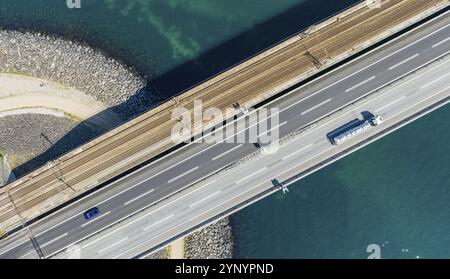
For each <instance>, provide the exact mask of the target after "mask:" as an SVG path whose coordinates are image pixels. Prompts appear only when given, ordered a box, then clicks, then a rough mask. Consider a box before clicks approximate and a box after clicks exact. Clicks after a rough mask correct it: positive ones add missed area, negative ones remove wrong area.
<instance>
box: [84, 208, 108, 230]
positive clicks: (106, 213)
mask: <svg viewBox="0 0 450 279" xmlns="http://www.w3.org/2000/svg"><path fill="white" fill-rule="evenodd" d="M109 213H111V211H108V212H105V213H103V214H101V213H100V216H98V217H96V218H94V219H92V220H90V221H89V222H86V223H84V224H82V225H81V227H85V226H87V225H89V224H91V223H94V222H95V221H97V220H99V219H101V218H103V217H105V216H106V215H108V214H109Z"/></svg>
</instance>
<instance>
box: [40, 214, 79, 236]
mask: <svg viewBox="0 0 450 279" xmlns="http://www.w3.org/2000/svg"><path fill="white" fill-rule="evenodd" d="M81 214H82V213H79V214H77V215H73V216H72V217H70V218H68V219H64V221H62V222H60V223H58V224H56V225H54V226H52V227H49V228H47V229H45V230H43V231H42V232H40V233H38V234H36V235H35V237H38V236H40V235H42V234H44V233H46V232H48V231H49V230H51V229H54V228H55V227H57V226H59V225H62V224H64V223H65V222H67V221H70V220H72V219H73V218H75V217H79V216H80V215H81Z"/></svg>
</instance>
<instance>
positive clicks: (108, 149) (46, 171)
mask: <svg viewBox="0 0 450 279" xmlns="http://www.w3.org/2000/svg"><path fill="white" fill-rule="evenodd" d="M441 2H448V1H447V0H385V1H383V5H382V8H381V9H369V8H368V7H366V6H363V7H361V8H359V9H358V10H356V11H355V12H354V13H351V14H349V15H346V16H344V17H342V18H341V19H340V20H339V21H336V22H335V23H331V24H330V25H329V27H326V28H321V29H318V30H316V31H313V32H311V33H310V34H309V35H308V36H306V37H302V38H300V36H299V37H298V38H297V39H292V43H289V44H286V45H284V46H283V47H279V48H278V49H276V48H277V47H276V46H275V47H274V49H276V50H274V51H272V50H268V52H269V53H268V54H267V55H265V56H264V57H263V58H262V59H259V60H258V59H255V61H252V63H248V64H246V65H244V66H242V67H240V68H239V70H234V69H230V70H229V72H226V73H224V74H223V75H224V76H223V77H221V76H220V75H219V76H216V77H214V78H213V79H212V80H211V81H209V83H208V82H206V83H205V84H201V85H199V86H197V87H195V88H192V89H190V90H188V91H187V92H185V93H183V94H182V95H179V96H177V97H176V98H177V99H178V100H179V102H178V103H173V104H171V105H167V103H166V104H165V107H164V108H163V109H161V110H158V111H156V112H155V111H154V110H152V111H149V112H148V113H145V114H143V115H141V116H138V117H137V118H136V119H135V120H132V121H130V122H129V123H127V124H124V125H123V126H121V127H118V128H117V129H116V130H115V131H113V132H110V133H107V134H106V135H104V136H101V137H99V138H98V139H95V140H94V141H92V142H91V143H88V144H86V145H85V146H83V147H82V151H81V152H78V153H77V152H72V153H69V154H66V155H64V156H62V157H61V158H60V159H59V160H57V161H54V162H52V163H51V164H52V166H47V167H43V168H41V169H39V170H37V171H36V172H34V173H31V174H30V175H29V176H28V177H26V178H21V179H19V181H17V182H15V183H12V184H10V185H7V186H5V187H4V188H3V189H1V190H0V224H2V226H0V228H2V229H4V230H5V229H6V230H8V229H11V228H13V227H14V226H15V225H17V224H18V220H21V218H25V220H23V221H28V220H30V219H32V218H34V217H36V214H38V213H40V212H42V211H45V210H48V209H50V207H51V205H52V204H54V203H58V201H59V200H61V199H64V197H66V200H67V199H68V197H74V196H76V195H77V194H79V193H81V192H83V191H85V190H87V189H89V188H90V187H93V186H95V185H85V184H88V183H87V182H86V181H88V180H89V181H90V180H92V179H93V178H95V177H96V175H100V177H98V178H97V181H98V180H104V179H106V178H105V177H112V174H119V173H118V170H117V169H111V170H110V171H109V173H108V170H109V169H110V168H112V167H114V166H116V165H117V164H118V163H119V162H121V161H123V160H124V159H126V158H128V157H130V156H132V155H136V154H139V153H140V152H142V151H143V150H145V149H147V148H149V147H151V146H153V145H155V144H157V143H160V142H161V141H163V140H164V139H167V138H168V137H170V131H171V128H172V127H173V125H174V124H175V123H176V122H175V121H174V120H172V119H171V112H172V110H173V109H174V108H176V107H178V106H184V107H185V108H187V109H190V110H192V109H193V102H192V101H193V99H201V100H202V101H203V106H204V108H205V109H206V108H207V107H217V108H219V109H221V110H224V109H226V108H229V107H231V106H232V104H233V103H236V102H239V103H246V102H247V101H250V100H253V99H255V98H258V97H259V96H261V95H262V94H265V92H267V91H270V90H273V88H277V87H278V86H282V85H283V84H285V83H286V82H288V81H291V80H295V79H296V78H298V77H301V76H302V75H305V73H308V72H310V71H313V70H314V69H315V68H316V67H317V65H316V63H315V62H317V61H318V62H319V63H321V64H326V62H327V60H329V59H330V57H331V58H332V57H338V56H340V55H342V54H345V53H346V52H348V51H349V50H351V49H352V48H354V47H356V46H358V45H359V44H360V43H363V42H366V41H368V40H370V39H373V38H374V37H376V36H377V35H379V34H381V33H382V32H383V31H385V30H387V29H388V28H390V27H392V26H396V25H399V24H400V23H402V22H404V21H406V20H408V19H410V18H412V17H414V16H415V15H418V14H420V12H423V11H425V10H427V9H429V8H432V7H433V5H435V4H436V3H441ZM311 56H312V57H313V58H315V59H317V61H315V60H314V59H312V57H311ZM252 59H253V58H252ZM245 63H246V62H244V63H243V64H245ZM212 81H214V82H212ZM184 95H186V96H184ZM180 99H181V100H180ZM169 102H170V101H169ZM163 106H164V105H163ZM163 147H164V148H161V150H154V151H152V152H149V153H148V154H145V156H142V157H141V158H137V159H135V160H134V161H133V162H134V163H133V164H130V165H129V166H128V168H131V167H133V166H135V165H136V162H143V161H145V160H147V159H150V158H151V157H153V156H155V155H157V154H158V153H160V152H161V151H164V149H168V148H170V147H172V146H171V145H170V144H166V145H164V146H163ZM119 169H124V168H123V167H121V168H119ZM105 172H106V174H105ZM94 180H95V179H94ZM7 191H9V193H7ZM38 209H40V210H38ZM36 212H37V213H36ZM18 214H20V215H22V216H18Z"/></svg>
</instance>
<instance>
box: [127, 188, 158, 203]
mask: <svg viewBox="0 0 450 279" xmlns="http://www.w3.org/2000/svg"><path fill="white" fill-rule="evenodd" d="M153 191H155V189H150V190H148V191H147V192H145V193H143V194H141V195H139V196H137V197H135V198H133V199H131V200H129V201H127V202H126V203H124V204H123V205H125V206H127V205H129V204H130V203H132V202H134V201H136V200H138V199H140V198H142V197H143V196H146V195H148V194H150V193H151V192H153Z"/></svg>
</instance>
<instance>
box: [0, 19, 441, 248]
mask: <svg viewBox="0 0 450 279" xmlns="http://www.w3.org/2000/svg"><path fill="white" fill-rule="evenodd" d="M448 26H450V24H447V25H445V26H443V27H441V28H439V29H437V30H435V31H433V32H432V33H430V34H428V35H426V36H424V37H421V38H420V39H418V40H416V41H414V42H412V43H410V44H408V45H406V46H404V47H402V48H400V49H398V50H396V51H395V52H392V53H390V54H389V55H387V56H384V57H383V58H381V59H380V60H377V61H375V62H373V63H371V64H369V65H367V66H365V67H363V68H361V69H360V70H358V71H356V72H353V73H352V74H350V75H348V76H346V77H345V78H343V79H341V80H339V81H336V82H335V83H333V84H330V85H328V86H327V87H325V88H322V89H319V90H318V91H316V92H314V93H313V94H311V95H308V96H307V97H305V98H303V99H300V100H298V101H296V102H294V103H293V104H291V105H289V106H288V107H286V108H284V109H282V110H280V112H282V111H284V110H286V109H289V108H291V107H292V106H295V105H297V104H298V103H301V102H303V101H305V100H307V99H309V98H310V97H313V96H315V95H317V94H319V93H320V92H322V91H324V90H326V89H328V88H330V87H332V86H334V85H336V84H338V83H340V82H342V81H343V80H346V79H347V78H349V77H351V76H354V75H355V74H357V73H360V72H361V71H363V70H365V69H367V68H370V67H371V66H373V65H375V64H377V63H379V62H381V61H383V60H385V59H387V58H389V57H391V56H393V55H395V54H397V53H399V52H401V51H403V50H405V49H407V48H409V47H411V46H413V45H415V44H417V43H419V42H421V41H423V40H424V39H426V38H428V37H430V36H432V35H434V34H436V33H438V32H440V31H442V30H443V29H445V28H447V27H448ZM446 54H447V53H446ZM425 64H426V63H425ZM421 66H423V65H421ZM421 66H420V67H421ZM420 67H418V68H420ZM437 67H439V66H437ZM414 70H417V68H416V69H414ZM414 70H413V71H414ZM430 70H432V69H430ZM383 86H384V85H383ZM295 91H296V90H294V91H292V92H295ZM292 92H290V93H292ZM288 95H290V94H289V93H288ZM273 102H274V101H273ZM255 111H256V110H255ZM230 124H231V122H230V123H229V124H227V125H230ZM206 136H207V135H206ZM206 136H204V137H206ZM204 137H202V138H204ZM202 138H200V139H199V140H201V139H202ZM195 142H198V141H195ZM187 146H188V145H186V146H185V147H187ZM212 147H213V146H211V147H208V148H206V149H204V150H202V151H201V152H199V153H197V154H195V155H193V156H196V155H198V154H200V153H202V152H204V151H206V150H208V149H210V148H212ZM182 149H184V148H181V149H180V150H182ZM193 156H192V157H193ZM162 159H163V158H161V159H158V160H156V161H155V162H152V163H150V164H149V165H148V166H146V167H151V165H153V164H154V163H156V162H158V161H160V160H162ZM185 160H187V159H185ZM185 160H182V161H180V162H178V163H177V164H175V165H172V166H171V167H169V168H168V169H171V168H172V167H174V166H176V165H178V164H180V163H182V162H183V161H185ZM168 169H166V170H163V171H161V173H162V172H164V171H167V170H168ZM130 175H131V174H130ZM125 178H126V177H124V178H122V179H120V180H123V179H125ZM151 178H153V176H152V177H150V178H148V179H151ZM148 179H146V180H148ZM146 180H145V181H146ZM145 181H141V182H139V183H138V184H137V185H139V184H141V183H143V182H145ZM213 182H215V181H212V182H210V183H213ZM210 183H208V184H210ZM208 184H205V185H204V186H203V187H206V186H207V185H208ZM137 185H134V186H137ZM131 188H133V187H129V188H127V189H125V190H124V191H122V192H125V191H127V190H129V189H131ZM189 194H190V193H189ZM189 194H187V195H189ZM181 198H183V196H182V197H179V198H177V199H176V200H178V199H181ZM108 200H109V199H108ZM176 200H175V201H176ZM105 201H106V200H105ZM105 201H103V202H105ZM103 202H102V203H103ZM168 204H170V203H168ZM168 204H166V205H168ZM166 205H164V206H162V207H161V208H163V207H165V206H166ZM161 208H158V209H156V211H158V210H160V209H161ZM134 213H135V212H134ZM134 213H133V214H134ZM79 214H82V212H81V213H79ZM79 214H77V215H79ZM77 215H75V216H73V217H76V216H77ZM131 215H132V214H131ZM59 224H62V223H59ZM59 224H57V225H55V226H53V227H52V228H55V227H57V226H59ZM123 228H126V226H123V227H120V228H118V229H116V230H120V229H123ZM114 232H115V231H114ZM107 235H109V234H107ZM107 235H105V237H106V236H107ZM96 241H97V240H94V241H93V242H91V243H95V242H96ZM25 242H26V241H25ZM25 242H24V243H25ZM88 245H90V243H88V244H87V245H86V246H88ZM15 247H17V246H15ZM15 247H12V248H10V250H11V249H14V248H15ZM2 253H6V252H2ZM0 255H1V254H0Z"/></svg>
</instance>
